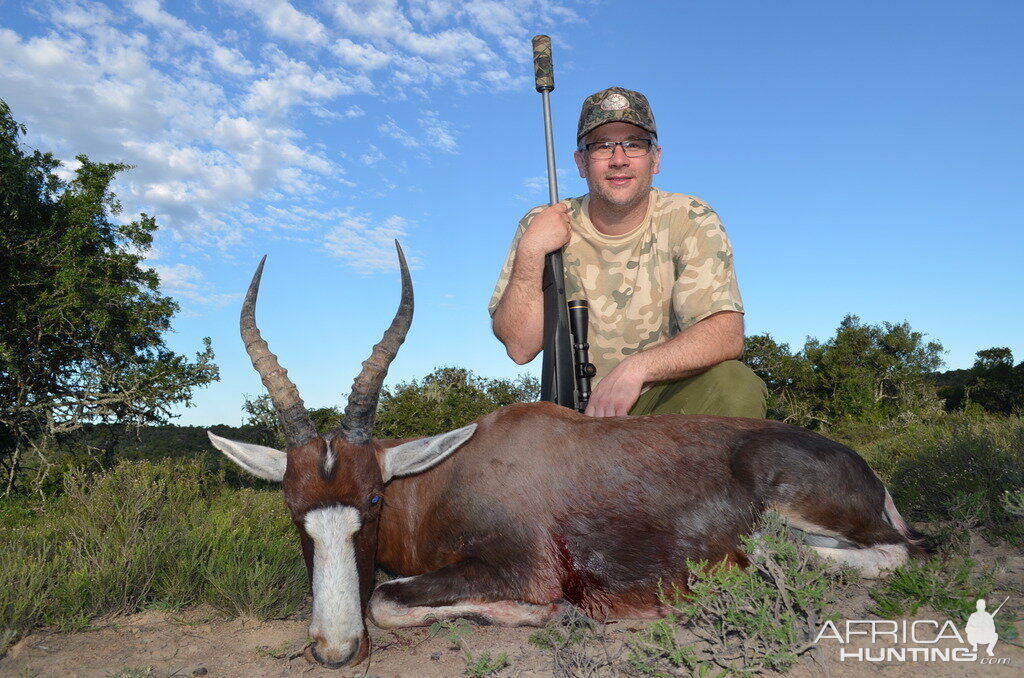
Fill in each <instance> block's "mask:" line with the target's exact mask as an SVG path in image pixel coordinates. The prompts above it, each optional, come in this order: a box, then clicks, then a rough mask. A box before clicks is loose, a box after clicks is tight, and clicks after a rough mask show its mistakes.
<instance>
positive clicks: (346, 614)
mask: <svg viewBox="0 0 1024 678" xmlns="http://www.w3.org/2000/svg"><path fill="white" fill-rule="evenodd" d="M361 524H362V522H361V521H360V519H359V512H358V511H356V509H354V508H352V507H351V506H330V507H328V508H322V509H315V510H313V511H310V512H309V513H307V514H306V520H305V527H306V533H307V534H308V535H309V536H310V538H311V539H312V540H313V619H312V621H311V622H310V624H309V635H310V636H312V637H313V638H316V639H318V640H319V641H321V642H322V643H324V644H325V645H326V647H324V648H322V649H321V654H326V653H327V652H329V651H331V650H337V651H340V650H341V649H342V648H346V647H349V646H350V645H351V643H352V642H353V641H355V642H358V640H359V638H360V637H361V636H362V633H363V617H362V610H361V608H360V604H359V571H358V568H357V567H356V552H355V543H354V541H353V537H355V534H356V532H358V531H359V528H360V526H361Z"/></svg>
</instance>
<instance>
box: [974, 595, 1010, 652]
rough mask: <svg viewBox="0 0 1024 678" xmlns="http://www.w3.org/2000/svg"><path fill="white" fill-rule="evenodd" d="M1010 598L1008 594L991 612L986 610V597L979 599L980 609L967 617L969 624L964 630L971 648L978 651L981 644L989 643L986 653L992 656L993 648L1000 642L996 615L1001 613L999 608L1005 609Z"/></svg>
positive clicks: (978, 606)
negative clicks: (1004, 606)
mask: <svg viewBox="0 0 1024 678" xmlns="http://www.w3.org/2000/svg"><path fill="white" fill-rule="evenodd" d="M1009 599H1010V597H1009V596H1007V597H1006V600H1004V601H1003V602H1002V603H1000V604H999V607H997V608H996V611H995V612H993V613H991V614H989V613H988V612H986V611H985V599H984V598H979V599H978V603H977V608H978V611H977V612H975V613H974V614H972V615H971V616H970V617H968V618H967V626H966V628H964V631H966V632H967V642H968V643H970V644H971V648H973V650H974V651H975V652H977V651H978V646H979V645H988V648H987V649H986V653H987V654H988V656H989V657H991V656H992V649H993V648H994V647H995V646H996V643H997V642H999V636H998V635H997V634H996V622H995V616H996V615H997V614H999V610H1001V609H1003V605H1005V604H1006V601H1007V600H1009Z"/></svg>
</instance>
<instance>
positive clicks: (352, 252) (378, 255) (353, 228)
mask: <svg viewBox="0 0 1024 678" xmlns="http://www.w3.org/2000/svg"><path fill="white" fill-rule="evenodd" d="M407 225H408V222H406V220H405V219H404V218H402V217H400V216H397V215H396V216H391V217H388V218H387V219H385V220H384V221H383V222H382V223H380V224H371V223H370V220H369V219H368V218H366V217H350V218H348V219H345V220H344V221H342V223H341V224H340V225H338V226H336V227H334V228H332V229H331V230H330V231H328V232H327V234H326V235H325V236H324V245H325V247H326V248H327V251H328V252H329V253H331V254H333V255H334V256H336V257H340V258H342V259H345V260H346V261H347V262H348V264H349V265H350V266H352V268H354V269H355V270H357V271H359V272H362V273H370V272H373V271H380V270H392V269H394V268H395V266H396V265H397V264H396V263H395V243H394V241H395V240H396V239H401V238H402V237H404V236H405V235H406V227H407Z"/></svg>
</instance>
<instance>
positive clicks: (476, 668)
mask: <svg viewBox="0 0 1024 678" xmlns="http://www.w3.org/2000/svg"><path fill="white" fill-rule="evenodd" d="M508 665H509V661H508V653H507V652H502V653H500V654H498V655H496V656H491V653H490V652H480V653H479V654H473V653H472V652H466V675H467V676H491V675H494V674H495V673H498V672H499V671H501V670H502V669H503V668H505V667H506V666H508Z"/></svg>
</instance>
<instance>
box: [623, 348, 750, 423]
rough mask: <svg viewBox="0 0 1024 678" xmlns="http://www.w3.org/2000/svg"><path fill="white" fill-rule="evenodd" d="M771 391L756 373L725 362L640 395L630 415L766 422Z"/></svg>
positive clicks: (731, 362)
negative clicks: (702, 416) (694, 415)
mask: <svg viewBox="0 0 1024 678" xmlns="http://www.w3.org/2000/svg"><path fill="white" fill-rule="evenodd" d="M767 398H768V389H767V388H766V387H765V385H764V382H763V381H761V378H760V377H758V376H757V375H756V374H754V371H753V370H751V369H750V368H749V367H747V366H746V365H744V364H743V363H741V362H740V361H738V360H726V361H725V362H723V363H719V364H717V365H715V366H714V367H712V368H711V369H710V370H708V371H707V372H702V373H701V374H698V375H697V376H695V377H690V378H689V379H680V380H679V381H667V382H664V383H661V384H655V385H654V386H652V387H651V388H650V389H648V390H647V391H646V392H644V393H643V394H641V395H640V398H639V399H637V401H636V404H635V405H633V407H632V409H630V411H629V413H630V414H634V415H635V414H717V415H721V416H724V417H753V418H755V419H764V416H765V413H766V412H767V411H768V405H767Z"/></svg>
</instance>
